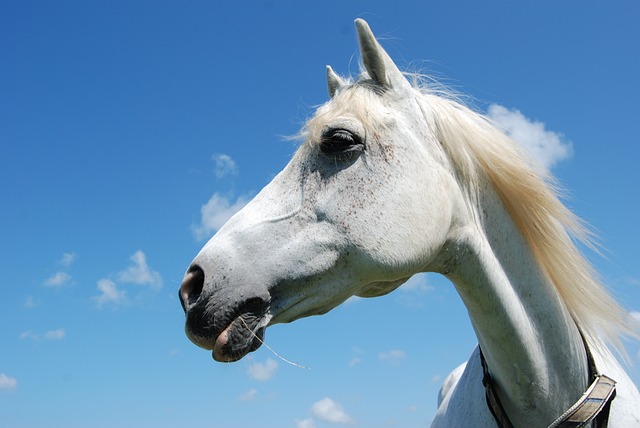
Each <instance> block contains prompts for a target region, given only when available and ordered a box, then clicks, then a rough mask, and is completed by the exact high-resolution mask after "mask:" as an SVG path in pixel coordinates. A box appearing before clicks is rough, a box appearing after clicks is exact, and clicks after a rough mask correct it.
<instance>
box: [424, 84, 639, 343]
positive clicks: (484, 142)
mask: <svg viewBox="0 0 640 428" xmlns="http://www.w3.org/2000/svg"><path fill="white" fill-rule="evenodd" d="M414 92H415V94H416V98H417V99H418V102H419V103H420V105H421V108H422V109H423V112H425V111H429V112H430V113H431V115H432V116H433V117H434V119H432V121H433V120H434V121H435V128H436V132H437V133H438V138H439V141H440V143H441V144H442V146H443V148H444V150H445V152H446V153H447V154H448V157H449V159H450V160H451V162H452V164H453V166H454V168H455V170H456V171H457V173H458V175H459V180H460V181H461V185H462V186H463V187H465V188H466V190H467V191H468V192H470V194H476V193H477V192H478V191H479V188H478V184H479V182H480V181H481V180H480V179H481V177H482V176H484V177H486V179H488V180H489V182H490V183H491V184H492V186H493V187H494V188H495V190H496V191H497V193H498V195H499V196H500V198H501V200H502V202H503V204H504V205H505V208H506V209H507V211H508V213H509V214H510V216H511V217H512V219H513V220H514V222H515V224H516V226H517V227H518V229H519V230H520V232H521V233H522V235H523V236H524V238H525V241H526V242H527V243H528V245H529V246H530V247H531V248H532V250H533V253H534V255H535V257H536V259H537V261H538V262H539V264H540V266H541V267H542V269H543V270H544V271H545V272H546V274H547V275H548V277H549V278H550V280H551V282H552V283H553V285H554V286H555V289H556V290H557V292H558V294H559V295H560V296H561V298H562V300H563V301H564V303H565V305H566V307H567V309H568V310H569V311H570V313H571V315H572V317H573V318H574V320H575V322H576V323H577V324H578V326H579V327H580V329H581V331H582V333H583V335H584V336H585V338H586V340H587V341H588V342H589V343H590V344H592V345H595V346H598V345H599V344H601V340H600V338H603V339H605V340H606V341H607V342H608V343H609V344H611V345H612V346H614V347H615V348H616V349H618V350H619V351H622V352H623V353H624V347H623V345H622V342H621V338H622V337H623V336H636V337H637V332H636V331H635V329H634V328H633V326H632V324H631V321H630V317H629V315H628V313H627V311H625V310H624V309H623V308H622V307H621V306H620V305H619V304H618V302H617V301H616V300H615V299H614V298H613V297H612V296H611V295H610V294H609V293H608V291H607V290H606V289H605V288H604V287H603V285H602V284H601V282H600V280H599V278H598V274H597V273H596V272H595V269H594V268H593V266H592V265H591V264H590V263H589V262H588V261H587V259H586V258H585V257H584V255H583V254H582V253H581V251H580V250H579V248H578V247H577V245H576V242H574V240H575V241H577V242H580V243H582V244H585V245H587V246H588V247H590V248H594V244H593V234H592V232H591V230H590V229H589V227H588V226H586V225H585V223H584V222H583V221H582V220H581V219H580V218H579V217H578V216H576V215H575V214H574V213H573V212H571V211H570V210H569V209H568V208H567V207H566V206H565V205H564V204H563V203H562V202H561V192H560V191H559V187H558V185H557V182H556V180H555V178H554V177H553V176H551V174H550V173H549V172H548V171H546V170H544V169H543V168H541V167H538V166H536V165H535V164H534V163H533V162H532V161H531V160H530V159H529V157H528V156H527V155H526V154H525V153H524V152H523V150H522V149H521V148H520V146H519V145H518V144H517V143H515V142H514V141H512V140H511V139H510V138H509V137H507V136H506V135H505V134H504V133H503V132H501V131H500V130H499V129H498V127H497V126H495V125H494V124H492V123H491V121H490V120H489V119H488V118H486V117H485V116H483V115H481V114H478V113H476V112H474V111H472V110H471V109H470V108H468V107H466V106H464V105H462V104H461V103H459V102H457V101H455V100H452V99H449V98H447V97H443V96H441V94H433V93H431V92H430V91H429V90H428V89H426V88H424V87H422V88H416V90H415V91H414Z"/></svg>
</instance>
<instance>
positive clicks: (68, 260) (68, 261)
mask: <svg viewBox="0 0 640 428" xmlns="http://www.w3.org/2000/svg"><path fill="white" fill-rule="evenodd" d="M77 257H78V255H77V254H76V253H74V252H71V253H64V254H62V258H61V259H60V260H58V264H59V265H60V266H64V267H70V266H71V265H72V264H73V262H75V261H76V258H77Z"/></svg>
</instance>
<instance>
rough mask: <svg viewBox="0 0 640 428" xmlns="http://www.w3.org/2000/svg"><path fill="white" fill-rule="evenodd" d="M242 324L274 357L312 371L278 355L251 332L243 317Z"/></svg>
mask: <svg viewBox="0 0 640 428" xmlns="http://www.w3.org/2000/svg"><path fill="white" fill-rule="evenodd" d="M240 322H242V325H244V326H245V328H246V329H247V330H248V331H249V333H251V335H252V336H253V337H254V338H256V339H257V340H258V342H260V343H261V344H262V345H263V346H264V347H265V348H267V349H268V350H269V351H271V353H272V354H273V355H275V356H276V357H278V358H280V359H281V360H282V361H284V362H285V363H287V364H290V365H292V366H294V367H298V368H301V369H307V370H311V367H307V366H303V365H302V364H298V363H294V362H293V361H290V360H287V359H286V358H285V357H283V356H282V355H280V354H278V353H277V352H276V351H274V350H273V349H272V348H271V347H270V346H269V345H267V344H266V343H264V340H262V339H260V337H258V335H257V334H255V333H254V332H253V330H251V329H250V328H249V326H248V325H247V323H246V322H245V321H244V320H243V319H242V317H240Z"/></svg>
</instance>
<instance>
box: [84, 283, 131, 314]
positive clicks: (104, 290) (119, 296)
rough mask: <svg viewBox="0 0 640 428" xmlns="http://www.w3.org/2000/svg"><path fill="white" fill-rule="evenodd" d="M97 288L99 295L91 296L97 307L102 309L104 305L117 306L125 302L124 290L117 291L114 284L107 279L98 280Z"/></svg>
mask: <svg viewBox="0 0 640 428" xmlns="http://www.w3.org/2000/svg"><path fill="white" fill-rule="evenodd" d="M97 287H98V291H99V292H100V294H98V295H97V296H93V297H92V298H91V299H92V300H94V301H95V302H96V303H97V305H98V307H102V306H104V305H106V304H114V305H119V304H121V303H124V302H125V301H126V298H127V294H126V292H125V291H124V290H119V289H118V286H117V285H116V283H115V282H113V281H112V280H110V279H109V278H102V279H101V280H99V281H98V285H97Z"/></svg>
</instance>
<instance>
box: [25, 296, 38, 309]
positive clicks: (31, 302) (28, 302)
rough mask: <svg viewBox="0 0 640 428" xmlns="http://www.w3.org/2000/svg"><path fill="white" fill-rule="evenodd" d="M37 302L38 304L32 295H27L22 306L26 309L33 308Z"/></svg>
mask: <svg viewBox="0 0 640 428" xmlns="http://www.w3.org/2000/svg"><path fill="white" fill-rule="evenodd" d="M39 304H40V301H39V300H38V299H37V298H35V297H33V296H27V298H26V299H25V301H24V307H25V308H28V309H33V308H35V307H36V306H38V305H39Z"/></svg>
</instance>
